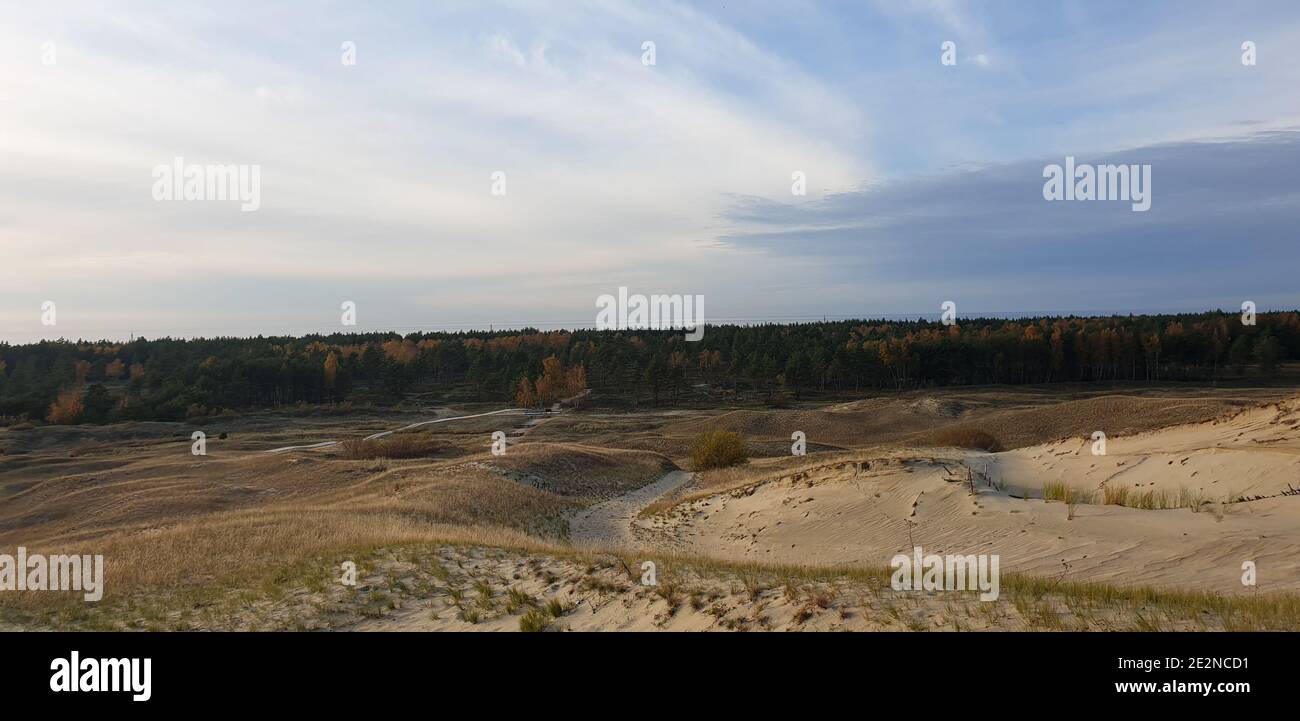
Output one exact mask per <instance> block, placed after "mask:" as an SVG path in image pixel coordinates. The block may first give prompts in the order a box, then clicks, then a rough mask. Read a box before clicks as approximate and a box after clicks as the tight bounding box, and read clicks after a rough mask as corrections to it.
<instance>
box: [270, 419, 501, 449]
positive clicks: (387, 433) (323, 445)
mask: <svg viewBox="0 0 1300 721" xmlns="http://www.w3.org/2000/svg"><path fill="white" fill-rule="evenodd" d="M524 412H525V409H523V408H503V409H501V410H499V411H488V412H487V413H475V414H473V415H469V416H453V417H451V418H435V419H434V420H431V421H420V422H419V423H411V424H409V425H405V426H402V427H401V428H395V429H393V430H391V431H380V432H378V433H372V434H370V435H368V436H366V437H365V438H363V439H362V440H366V441H372V440H374V439H376V438H383V437H384V436H391V435H392V434H394V433H397V432H399V431H407V430H410V429H412V428H419V427H420V426H427V425H430V424H432V423H446V422H447V421H463V420H465V419H466V418H482V417H483V416H495V415H500V414H502V413H524ZM339 443H341V441H321V442H320V443H309V444H307V445H304V446H284V447H283V448H272V449H270V450H266V451H262V452H263V453H284V452H285V451H308V450H311V449H313V448H328V447H330V446H337V445H338V444H339Z"/></svg>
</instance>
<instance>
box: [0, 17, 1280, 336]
mask: <svg viewBox="0 0 1300 721" xmlns="http://www.w3.org/2000/svg"><path fill="white" fill-rule="evenodd" d="M1247 42H1249V43H1252V44H1253V46H1252V47H1253V48H1254V62H1253V64H1246V63H1243V56H1244V54H1245V51H1244V50H1243V43H1247ZM647 43H653V55H654V57H653V63H651V62H649V59H648V57H647V48H648V47H649V46H647ZM945 43H952V45H951V46H945ZM945 47H950V48H951V51H948V52H945ZM945 55H946V56H947V57H945ZM945 60H947V61H949V62H945ZM1298 88H1300V6H1297V5H1296V4H1295V3H1294V2H1293V1H1292V2H1238V3H1223V2H1196V1H1195V0H1189V1H1184V2H1151V3H1131V2H1104V1H1097V0H1089V1H1087V2H1082V1H1078V2H1074V1H1070V0H1066V1H1065V2H1060V3H1046V2H1036V1H1030V0H1022V1H1016V2H1011V1H1005V2H981V3H974V2H972V3H966V2H959V1H958V0H874V1H873V0H855V1H853V2H801V1H800V0H780V1H773V2H766V1H764V0H747V1H744V2H740V1H737V0H728V1H727V2H680V3H679V2H653V1H650V0H641V1H638V2H630V1H629V2H623V1H620V0H608V1H603V2H582V1H579V0H563V1H561V0H552V1H550V2H484V1H474V2H455V1H452V0H441V1H439V2H384V3H357V2H337V3H332V2H301V3H299V2H283V3H264V2H247V3H245V2H237V1H236V2H225V3H220V4H215V3H205V2H172V3H166V4H162V3H156V2H113V1H112V0H107V1H103V2H88V3H64V2H57V1H46V2H41V3H18V2H13V1H12V0H4V2H3V7H2V8H0V341H9V342H28V341H32V340H36V339H41V338H59V337H65V338H86V339H101V338H103V339H111V340H118V339H125V338H128V337H131V336H136V337H138V336H141V335H144V336H147V337H158V336H162V335H172V336H183V337H191V336H215V335H240V336H246V335H256V334H290V333H291V334H301V333H308V332H321V333H329V332H335V331H344V330H395V331H399V332H411V331H418V330H439V329H461V328H487V327H489V326H491V327H494V328H503V327H522V326H534V327H539V328H554V327H591V326H593V325H594V323H595V317H596V311H597V308H596V299H597V298H598V297H599V296H601V295H602V294H606V293H616V292H617V289H618V288H619V287H627V288H629V290H630V292H632V293H642V294H647V295H648V294H683V295H702V296H704V298H705V299H706V303H705V317H706V319H707V320H710V321H714V322H722V321H741V322H753V321H762V320H783V319H791V320H797V319H817V318H821V317H824V316H825V317H833V318H839V317H865V318H876V317H884V316H900V315H911V316H917V315H921V314H927V315H936V316H937V314H938V313H939V309H940V305H941V303H943V302H944V301H953V302H954V303H956V305H957V308H958V313H959V315H977V314H984V313H987V314H992V313H1003V314H1005V313H1066V312H1080V313H1109V312H1119V313H1129V312H1152V311H1178V310H1206V309H1213V308H1223V309H1237V308H1239V307H1240V305H1241V303H1242V302H1243V301H1245V300H1250V301H1252V302H1255V303H1256V304H1257V305H1258V307H1259V308H1260V309H1261V310H1264V309H1269V308H1289V309H1294V308H1296V307H1300V283H1297V282H1296V281H1295V276H1296V270H1297V269H1300V92H1297V89H1298ZM1067 156H1068V157H1073V158H1074V159H1075V162H1077V163H1078V164H1094V165H1100V164H1125V165H1136V166H1138V167H1141V166H1143V165H1149V166H1150V172H1151V181H1150V188H1149V191H1150V197H1151V206H1150V208H1149V210H1147V211H1145V212H1137V211H1134V210H1132V209H1131V207H1130V204H1129V203H1128V202H1119V201H1091V202H1086V201H1061V202H1057V201H1048V200H1046V199H1045V197H1044V182H1045V180H1044V168H1045V167H1047V166H1048V165H1050V164H1064V163H1065V158H1066V157H1067ZM176 158H182V159H183V163H185V164H192V165H197V166H208V165H214V166H229V165H234V166H237V167H240V166H242V167H243V168H245V170H247V171H249V172H251V170H250V169H251V168H253V167H254V166H256V168H257V172H258V174H259V176H258V177H259V179H260V187H259V188H258V190H259V193H258V203H257V209H256V210H254V211H251V212H245V211H242V210H241V207H240V206H241V203H240V202H239V201H237V200H229V199H220V198H219V197H215V198H213V197H210V198H208V199H201V200H167V199H158V198H157V197H156V196H157V195H158V193H157V189H156V188H155V185H156V182H155V181H156V180H157V178H158V176H157V175H156V173H157V172H158V171H157V168H158V166H171V165H172V164H173V163H174V162H175V159H176ZM796 173H797V174H802V175H801V177H802V178H803V185H804V187H805V191H806V192H805V194H796V193H795V192H793V189H794V187H795V185H796V177H797V176H796V175H795V174H796ZM495 174H500V175H495ZM498 179H503V182H500V181H499V180H498ZM502 190H504V192H503V193H502V192H501V191H502ZM47 301H49V302H53V303H54V304H55V308H56V313H57V314H56V316H55V318H54V320H55V323H54V325H46V324H44V323H43V322H42V321H43V320H46V321H48V320H50V318H49V317H48V315H46V314H43V310H42V308H43V304H44V303H46V302H47ZM344 302H351V303H354V304H355V307H356V321H357V325H356V327H351V328H349V327H344V326H342V325H341V318H342V313H341V309H342V304H343V303H344Z"/></svg>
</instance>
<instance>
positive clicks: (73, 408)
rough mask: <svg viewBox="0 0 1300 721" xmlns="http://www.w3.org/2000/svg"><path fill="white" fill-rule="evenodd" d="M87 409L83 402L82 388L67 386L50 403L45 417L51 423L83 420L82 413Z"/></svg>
mask: <svg viewBox="0 0 1300 721" xmlns="http://www.w3.org/2000/svg"><path fill="white" fill-rule="evenodd" d="M85 410H86V407H85V405H83V404H82V402H81V390H80V389H79V388H75V387H74V388H66V389H64V390H62V391H60V392H59V397H58V398H57V399H55V401H54V403H53V404H52V405H50V410H49V413H48V414H46V416H45V418H46V420H48V421H49V422H50V423H63V424H70V423H76V422H77V421H79V420H81V414H82V412H83V411H85Z"/></svg>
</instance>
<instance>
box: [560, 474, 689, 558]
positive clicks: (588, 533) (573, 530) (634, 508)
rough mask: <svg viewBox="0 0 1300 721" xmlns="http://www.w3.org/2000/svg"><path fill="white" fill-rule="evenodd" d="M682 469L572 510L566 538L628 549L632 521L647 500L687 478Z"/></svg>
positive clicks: (687, 479)
mask: <svg viewBox="0 0 1300 721" xmlns="http://www.w3.org/2000/svg"><path fill="white" fill-rule="evenodd" d="M690 478H691V475H690V474H689V473H687V472H685V471H672V472H671V473H668V474H666V475H665V476H664V477H663V478H661V479H659V480H658V481H656V482H654V483H651V484H648V485H645V486H642V487H640V488H638V489H636V490H634V491H631V492H630V493H625V494H623V495H621V496H618V497H616V498H611V499H610V500H608V501H603V502H601V503H597V504H595V505H593V506H590V507H588V508H584V509H582V510H581V511H578V512H577V513H575V514H574V515H573V516H572V517H570V519H569V540H571V541H573V542H574V543H577V544H592V545H600V546H604V547H607V548H632V547H634V546H636V541H635V539H634V538H633V535H632V521H633V519H635V518H636V515H637V514H638V513H640V511H641V509H642V508H645V507H646V505H648V504H649V503H650V502H651V501H653V500H655V499H656V498H658V497H660V496H662V495H663V494H665V493H668V492H669V491H672V490H674V489H676V488H678V487H679V486H681V485H682V484H684V483H686V482H687V481H689V480H690Z"/></svg>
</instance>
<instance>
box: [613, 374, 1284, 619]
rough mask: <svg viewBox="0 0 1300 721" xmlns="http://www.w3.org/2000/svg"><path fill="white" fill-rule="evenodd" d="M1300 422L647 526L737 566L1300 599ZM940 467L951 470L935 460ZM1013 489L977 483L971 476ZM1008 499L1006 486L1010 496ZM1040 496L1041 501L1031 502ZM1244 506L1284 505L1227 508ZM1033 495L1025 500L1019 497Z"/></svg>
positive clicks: (895, 465) (1063, 448)
mask: <svg viewBox="0 0 1300 721" xmlns="http://www.w3.org/2000/svg"><path fill="white" fill-rule="evenodd" d="M1298 423H1300V408H1298V403H1297V401H1296V400H1292V401H1288V402H1284V403H1280V404H1273V405H1270V406H1266V407H1262V408H1257V409H1252V410H1249V411H1246V412H1243V413H1239V414H1237V415H1234V416H1232V417H1228V418H1223V419H1219V420H1216V421H1211V422H1205V423H1196V424H1190V425H1185V426H1177V427H1173V428H1168V429H1164V430H1160V431H1154V432H1150V433H1143V434H1139V435H1135V436H1132V437H1128V438H1112V439H1110V440H1109V442H1108V448H1107V455H1106V456H1093V455H1092V453H1091V441H1083V440H1079V439H1073V440H1068V441H1062V442H1057V443H1050V444H1045V445H1041V446H1033V447H1029V448H1023V449H1019V450H1016V451H1011V452H1006V453H1000V454H983V453H977V452H968V451H960V450H955V449H949V450H946V451H945V450H939V451H915V452H911V453H908V452H900V453H899V454H897V455H896V456H895V457H892V458H887V459H872V460H869V461H868V465H869V467H868V468H865V469H864V468H863V466H862V464H861V462H858V463H843V464H840V465H839V466H836V467H831V468H825V469H822V470H819V471H815V472H813V473H809V474H807V475H806V477H801V474H791V475H789V476H784V477H782V478H780V479H778V480H774V481H769V482H765V483H762V484H761V485H757V486H751V487H748V488H744V489H742V490H736V491H729V492H724V493H720V494H716V495H713V496H710V497H707V498H703V499H699V500H695V501H692V502H689V503H686V504H683V505H680V506H678V507H677V508H675V509H673V511H671V512H669V513H668V514H666V515H663V516H657V517H654V518H650V519H638V521H637V523H638V524H639V525H641V526H643V527H644V528H645V529H646V530H653V531H655V532H656V533H657V534H659V536H660V537H662V538H667V539H670V540H668V541H666V542H665V543H666V545H669V546H671V547H673V548H674V549H678V550H687V551H691V552H697V553H705V554H716V555H719V556H721V557H725V558H731V559H745V560H755V561H773V562H785V563H818V564H848V565H859V566H882V565H886V564H888V562H889V560H890V558H892V556H893V555H894V554H895V553H899V552H904V551H906V550H907V549H910V548H911V547H912V545H913V544H914V543H915V544H919V545H921V546H922V547H923V548H924V549H925V550H926V552H934V553H941V554H945V553H961V554H968V553H977V554H978V553H990V554H994V553H995V554H998V555H1000V556H1001V561H1002V571H1003V572H1004V573H1006V572H1030V573H1038V574H1048V575H1053V576H1056V575H1061V576H1063V577H1065V578H1069V579H1072V580H1092V581H1107V582H1112V583H1120V584H1143V585H1145V584H1150V585H1156V586H1171V587H1182V588H1192V589H1199V590H1211V591H1217V592H1220V593H1224V594H1230V593H1241V592H1253V590H1254V589H1250V588H1245V587H1243V586H1242V585H1241V583H1240V578H1241V575H1242V569H1241V567H1242V563H1243V562H1245V561H1255V563H1256V564H1257V566H1258V569H1259V590H1261V591H1269V590H1292V591H1295V590H1300V496H1295V495H1280V494H1281V493H1282V492H1283V491H1284V490H1286V489H1287V487H1288V483H1289V484H1291V486H1292V487H1300V432H1297V430H1296V426H1297V424H1298ZM936 455H937V456H938V457H935V456H936ZM967 466H968V467H971V468H974V469H977V470H981V471H984V472H985V473H987V474H988V476H989V477H990V478H991V479H992V480H994V481H995V482H998V481H1001V482H1002V483H1005V486H1001V487H992V486H990V485H987V484H977V485H978V487H977V488H976V489H975V492H973V493H972V491H971V489H970V488H969V487H968V486H967V484H966V483H965V482H964V481H965V478H966V476H965V467H967ZM1045 481H1064V482H1066V483H1069V484H1070V485H1072V486H1077V487H1079V488H1082V489H1088V490H1090V491H1092V490H1095V489H1098V488H1101V487H1102V486H1103V484H1115V483H1123V484H1128V485H1131V486H1134V487H1135V488H1137V489H1138V490H1146V489H1147V488H1148V487H1155V488H1165V489H1172V490H1175V491H1176V490H1177V489H1178V488H1179V487H1180V486H1182V487H1188V488H1190V489H1192V490H1196V491H1200V492H1202V493H1203V494H1204V496H1205V497H1206V498H1208V499H1209V500H1210V501H1212V503H1208V504H1206V505H1202V506H1200V507H1199V512H1193V511H1192V510H1191V509H1188V508H1176V509H1170V510H1142V509H1138V508H1126V507H1119V506H1113V505H1111V506H1106V505H1096V504H1081V505H1076V506H1075V507H1074V508H1073V511H1072V510H1071V508H1070V507H1068V506H1067V505H1066V504H1064V503H1061V502H1045V501H1043V500H1038V499H1035V498H1033V496H1037V497H1038V498H1039V499H1041V496H1042V491H1041V489H1042V486H1043V483H1044V482H1045ZM999 485H1000V484H999ZM1026 494H1028V495H1029V496H1030V497H1029V498H1025V497H1024V496H1025V495H1026ZM1242 495H1246V496H1249V497H1254V496H1270V497H1267V498H1263V499H1261V500H1253V501H1249V502H1225V501H1230V500H1233V499H1236V498H1238V497H1240V496H1242ZM1016 496H1021V497H1016Z"/></svg>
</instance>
